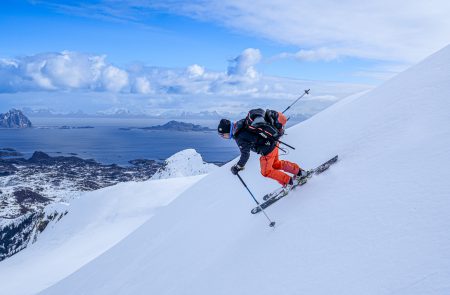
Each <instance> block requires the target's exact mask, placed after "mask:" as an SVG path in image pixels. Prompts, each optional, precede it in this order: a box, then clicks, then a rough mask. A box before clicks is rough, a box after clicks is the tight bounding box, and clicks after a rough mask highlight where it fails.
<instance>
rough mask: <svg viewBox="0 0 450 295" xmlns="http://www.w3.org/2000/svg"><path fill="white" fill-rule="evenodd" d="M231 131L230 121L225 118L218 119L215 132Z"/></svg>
mask: <svg viewBox="0 0 450 295" xmlns="http://www.w3.org/2000/svg"><path fill="white" fill-rule="evenodd" d="M230 131H231V122H230V120H227V119H222V120H220V123H219V126H217V132H219V134H224V133H230Z"/></svg>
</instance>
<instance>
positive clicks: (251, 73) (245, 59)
mask: <svg viewBox="0 0 450 295" xmlns="http://www.w3.org/2000/svg"><path fill="white" fill-rule="evenodd" d="M261 58H262V55H261V52H260V51H259V49H254V48H247V49H245V50H244V51H243V52H242V53H241V54H240V55H238V56H237V57H236V58H234V59H232V60H230V65H229V66H228V75H230V76H231V75H235V76H242V77H246V78H249V79H256V78H258V72H257V71H256V70H255V68H254V66H255V65H256V64H258V63H259V62H260V61H261Z"/></svg>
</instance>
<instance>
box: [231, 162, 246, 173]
mask: <svg viewBox="0 0 450 295" xmlns="http://www.w3.org/2000/svg"><path fill="white" fill-rule="evenodd" d="M242 170H244V167H241V166H239V165H238V164H236V165H233V166H232V167H231V173H233V174H234V175H237V174H238V172H239V171H242Z"/></svg>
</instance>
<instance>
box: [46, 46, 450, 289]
mask: <svg viewBox="0 0 450 295" xmlns="http://www.w3.org/2000/svg"><path fill="white" fill-rule="evenodd" d="M449 68H450V47H446V48H444V49H443V50H441V51H439V52H437V53H435V54H434V55H432V56H430V57H429V58H427V59H426V60H424V61H423V62H421V63H420V64H418V65H416V66H414V67H412V68H410V69H409V70H407V71H405V72H404V73H402V74H400V75H398V76H397V77H395V78H394V79H392V80H390V81H388V82H387V83H385V84H383V85H381V86H380V87H378V88H376V89H374V90H373V91H371V92H369V93H367V94H365V95H362V96H360V97H357V98H352V99H350V100H345V99H344V100H342V101H340V102H338V103H337V104H335V105H333V106H331V107H330V108H328V109H326V110H325V111H323V112H321V113H319V114H317V115H316V116H314V117H312V118H311V119H309V120H307V121H305V122H302V123H301V124H298V125H296V126H294V127H292V128H290V129H288V130H287V135H286V136H285V137H284V141H286V142H287V143H289V144H292V145H294V146H295V147H296V150H295V151H291V152H290V154H289V155H287V156H286V157H284V158H286V159H289V160H291V161H297V162H298V163H299V164H300V165H301V166H302V167H304V168H310V167H314V166H316V165H317V164H320V163H321V162H323V161H324V160H326V159H328V158H329V157H330V156H333V155H335V154H339V156H340V160H339V161H338V163H336V164H335V165H334V166H333V167H332V168H331V169H330V170H328V171H327V172H325V173H323V174H321V175H320V176H317V177H313V178H312V179H311V180H310V181H309V182H308V183H307V184H306V185H305V186H303V187H300V188H298V189H297V190H296V191H294V192H293V193H292V194H290V195H289V196H288V197H286V198H285V199H283V200H281V201H280V202H278V203H277V204H276V205H274V206H272V207H270V208H268V210H267V213H268V214H269V215H270V216H271V217H272V219H274V220H276V221H277V227H275V229H271V228H269V227H268V226H267V220H265V218H264V216H263V215H261V214H259V215H251V214H250V213H249V211H250V209H251V208H252V207H253V206H254V204H253V201H252V200H251V198H250V197H249V195H248V193H247V192H246V191H245V189H244V188H243V187H242V185H241V184H240V182H239V181H238V180H237V178H236V177H235V176H233V175H232V174H231V173H230V172H229V168H230V166H231V165H232V164H234V163H233V162H231V163H228V164H227V165H225V166H223V167H221V168H219V169H216V170H215V171H214V172H212V173H210V174H209V175H208V176H206V177H205V178H204V179H202V180H201V181H199V182H197V183H196V184H195V185H193V186H192V187H190V188H189V189H188V190H186V191H185V192H184V193H183V194H182V195H181V196H180V197H178V198H177V199H176V200H175V201H173V202H172V203H171V204H170V205H169V206H167V207H166V208H165V210H164V211H161V212H160V213H159V214H157V215H156V216H154V218H152V220H151V222H146V223H144V224H143V225H142V226H141V227H140V228H139V229H137V230H136V231H135V232H133V233H132V234H130V235H129V236H128V237H127V238H126V239H123V240H122V241H121V242H120V243H118V244H116V245H115V246H114V247H112V248H111V249H110V250H108V251H106V252H105V253H103V254H102V255H100V256H99V257H97V258H96V259H95V260H93V261H91V262H90V263H88V264H86V265H85V266H84V267H82V268H81V269H79V270H78V271H77V272H75V273H73V274H72V275H70V276H68V277H67V278H65V279H64V280H62V281H60V282H59V283H57V284H55V285H54V286H52V287H50V288H48V289H46V290H44V291H43V292H42V293H41V294H177V295H178V294H255V293H257V294H377V295H379V294H449V293H450V280H449V278H450V247H449V244H448V241H450V231H449V228H450V215H449V214H448V212H449V211H450V198H449V192H450V183H449V182H448V177H449V175H450V173H449V172H448V168H447V167H446V166H447V163H450V100H449V97H450V71H449ZM242 177H243V178H244V180H245V181H246V182H247V183H248V185H249V188H250V189H251V190H252V191H253V192H254V194H255V195H257V196H262V194H263V193H266V192H268V191H270V190H271V189H273V188H275V187H277V185H276V184H275V183H274V181H271V180H269V179H265V178H263V177H262V176H261V175H260V173H259V161H258V157H256V156H255V155H252V158H251V160H250V161H249V163H248V164H247V166H246V169H245V171H243V172H242Z"/></svg>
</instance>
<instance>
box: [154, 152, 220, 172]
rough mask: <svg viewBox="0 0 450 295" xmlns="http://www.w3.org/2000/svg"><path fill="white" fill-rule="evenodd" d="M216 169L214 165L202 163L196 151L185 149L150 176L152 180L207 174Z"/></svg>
mask: <svg viewBox="0 0 450 295" xmlns="http://www.w3.org/2000/svg"><path fill="white" fill-rule="evenodd" d="M216 168H217V166H216V165H214V164H209V163H206V162H204V161H203V158H202V156H201V155H200V154H199V153H197V151H196V150H194V149H186V150H183V151H181V152H178V153H176V154H174V155H172V156H171V157H169V158H168V159H167V160H166V161H165V162H164V166H163V167H161V168H159V169H158V170H157V171H156V173H155V174H154V175H153V176H152V179H165V178H174V177H184V176H194V175H201V174H208V173H210V172H212V171H214V170H215V169H216Z"/></svg>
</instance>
